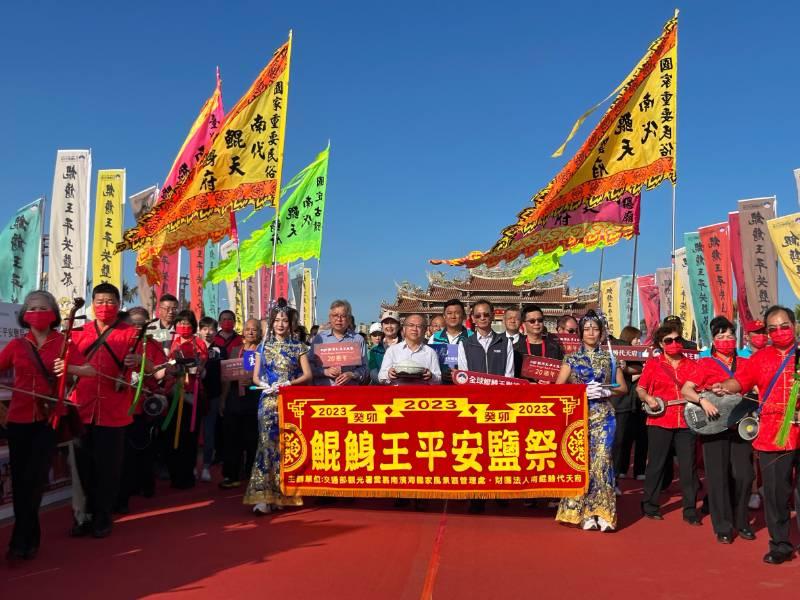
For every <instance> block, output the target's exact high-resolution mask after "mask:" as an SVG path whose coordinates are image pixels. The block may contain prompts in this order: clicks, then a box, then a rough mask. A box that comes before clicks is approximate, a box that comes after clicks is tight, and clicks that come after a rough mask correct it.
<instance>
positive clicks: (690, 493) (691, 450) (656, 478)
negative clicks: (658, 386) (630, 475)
mask: <svg viewBox="0 0 800 600" xmlns="http://www.w3.org/2000/svg"><path fill="white" fill-rule="evenodd" d="M647 429H648V432H647V468H646V469H645V472H644V476H645V480H644V492H643V498H642V510H643V511H644V512H645V513H655V512H658V510H659V508H660V506H661V504H660V503H659V501H658V497H659V495H660V494H661V486H662V483H663V480H664V472H665V470H666V468H667V462H668V461H669V460H671V457H672V452H671V451H672V450H673V448H674V450H675V455H676V456H677V457H678V473H679V477H680V484H681V495H682V497H683V502H682V505H683V516H684V517H686V518H688V517H696V516H697V469H696V466H695V435H694V433H692V431H691V430H690V429H665V428H663V427H656V426H654V425H650V426H648V428H647Z"/></svg>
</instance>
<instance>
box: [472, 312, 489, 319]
mask: <svg viewBox="0 0 800 600" xmlns="http://www.w3.org/2000/svg"><path fill="white" fill-rule="evenodd" d="M491 316H492V313H474V314H473V315H472V318H473V319H488V318H489V317H491Z"/></svg>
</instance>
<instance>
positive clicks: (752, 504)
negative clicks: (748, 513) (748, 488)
mask: <svg viewBox="0 0 800 600" xmlns="http://www.w3.org/2000/svg"><path fill="white" fill-rule="evenodd" d="M747 508H749V509H750V510H758V509H759V508H761V496H759V495H758V494H750V500H749V502H748V503H747Z"/></svg>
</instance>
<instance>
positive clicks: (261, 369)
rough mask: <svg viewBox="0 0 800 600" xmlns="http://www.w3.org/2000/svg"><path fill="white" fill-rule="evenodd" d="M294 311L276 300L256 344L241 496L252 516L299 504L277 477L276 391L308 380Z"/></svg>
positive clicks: (306, 361)
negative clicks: (250, 438)
mask: <svg viewBox="0 0 800 600" xmlns="http://www.w3.org/2000/svg"><path fill="white" fill-rule="evenodd" d="M296 325H297V311H296V310H294V309H292V308H289V307H288V306H287V305H286V301H285V300H282V299H281V300H279V304H278V306H276V307H275V308H273V309H272V312H271V313H270V316H269V324H268V326H267V331H268V337H267V339H265V340H264V342H263V343H262V344H261V345H260V346H259V347H258V358H257V360H256V365H255V367H254V369H253V383H254V384H255V385H256V386H258V387H260V388H261V389H262V392H261V401H260V403H259V407H258V451H257V452H256V458H255V461H254V463H253V470H252V473H251V475H250V483H249V484H248V486H247V493H246V494H245V496H244V503H245V504H253V505H254V506H253V512H254V513H255V514H256V515H266V514H268V513H270V512H271V511H272V510H274V509H276V508H277V509H280V508H282V507H284V506H301V505H302V504H303V500H302V498H300V497H299V496H284V495H283V494H282V493H281V480H280V461H281V456H280V443H279V437H278V433H279V431H278V390H280V388H282V387H283V386H287V385H303V384H305V383H309V382H310V381H311V365H310V364H309V361H308V354H307V353H308V346H306V345H305V344H303V343H301V342H299V341H297V340H295V339H293V336H292V331H295V328H296Z"/></svg>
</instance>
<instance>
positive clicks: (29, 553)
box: [23, 546, 39, 560]
mask: <svg viewBox="0 0 800 600" xmlns="http://www.w3.org/2000/svg"><path fill="white" fill-rule="evenodd" d="M38 554H39V547H38V546H37V547H36V548H28V549H27V550H26V551H25V555H24V557H23V558H24V559H25V560H33V559H34V558H36V556H37V555H38Z"/></svg>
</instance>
